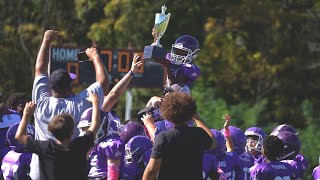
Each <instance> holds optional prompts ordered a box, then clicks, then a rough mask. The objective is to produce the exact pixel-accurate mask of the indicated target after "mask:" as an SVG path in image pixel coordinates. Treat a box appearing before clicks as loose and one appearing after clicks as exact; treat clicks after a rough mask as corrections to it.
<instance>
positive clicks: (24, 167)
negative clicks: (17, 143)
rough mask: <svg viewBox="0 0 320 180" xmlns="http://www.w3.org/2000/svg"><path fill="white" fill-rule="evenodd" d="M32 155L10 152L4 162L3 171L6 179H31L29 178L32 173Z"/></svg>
mask: <svg viewBox="0 0 320 180" xmlns="http://www.w3.org/2000/svg"><path fill="white" fill-rule="evenodd" d="M31 157H32V153H26V152H25V153H18V152H15V151H14V150H11V151H9V152H8V153H7V154H6V155H5V156H4V158H3V160H2V165H1V170H2V174H3V177H4V179H6V180H13V179H23V180H25V179H26V180H28V179H31V178H30V177H29V176H28V173H29V171H30V162H31Z"/></svg>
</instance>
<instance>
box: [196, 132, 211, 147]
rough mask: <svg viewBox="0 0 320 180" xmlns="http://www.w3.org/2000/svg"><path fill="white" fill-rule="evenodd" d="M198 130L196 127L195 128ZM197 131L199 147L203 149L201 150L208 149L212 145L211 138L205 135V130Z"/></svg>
mask: <svg viewBox="0 0 320 180" xmlns="http://www.w3.org/2000/svg"><path fill="white" fill-rule="evenodd" d="M196 128H198V127H196ZM198 129H199V142H200V146H201V147H202V148H203V150H206V149H209V148H210V146H211V145H212V143H213V140H212V138H211V137H210V136H209V135H208V134H207V132H206V131H205V130H203V129H202V128H198Z"/></svg>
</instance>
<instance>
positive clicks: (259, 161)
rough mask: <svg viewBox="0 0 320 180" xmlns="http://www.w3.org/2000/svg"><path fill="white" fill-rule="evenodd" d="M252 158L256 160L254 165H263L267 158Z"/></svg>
mask: <svg viewBox="0 0 320 180" xmlns="http://www.w3.org/2000/svg"><path fill="white" fill-rule="evenodd" d="M252 157H253V158H254V165H257V164H262V163H265V162H266V158H265V157H264V156H263V155H262V154H259V155H256V156H252Z"/></svg>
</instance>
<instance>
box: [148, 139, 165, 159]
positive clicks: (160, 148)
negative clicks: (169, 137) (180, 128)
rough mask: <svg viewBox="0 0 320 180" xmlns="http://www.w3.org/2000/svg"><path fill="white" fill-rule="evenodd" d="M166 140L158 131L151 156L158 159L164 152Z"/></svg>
mask: <svg viewBox="0 0 320 180" xmlns="http://www.w3.org/2000/svg"><path fill="white" fill-rule="evenodd" d="M166 145H167V141H166V139H165V136H164V134H163V133H160V134H159V135H158V136H157V137H156V139H155V140H154V145H153V149H152V152H151V158H154V159H160V158H162V157H163V155H164V154H165V150H166Z"/></svg>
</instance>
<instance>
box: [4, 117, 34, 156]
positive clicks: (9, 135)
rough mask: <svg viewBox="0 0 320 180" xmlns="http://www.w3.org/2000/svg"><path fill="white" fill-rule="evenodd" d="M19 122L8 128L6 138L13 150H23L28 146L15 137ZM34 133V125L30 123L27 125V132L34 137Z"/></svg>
mask: <svg viewBox="0 0 320 180" xmlns="http://www.w3.org/2000/svg"><path fill="white" fill-rule="evenodd" d="M19 124H20V123H15V124H13V125H12V126H10V128H9V129H8V131H7V134H6V139H7V142H8V144H9V146H10V147H11V148H12V149H13V150H16V151H19V150H20V151H21V150H24V149H25V148H26V147H25V146H24V145H22V144H20V143H19V142H18V141H17V140H16V138H15V136H16V132H17V130H18V127H19ZM34 133H35V129H34V127H33V126H32V125H31V124H28V125H27V134H28V135H29V136H31V137H33V138H34Z"/></svg>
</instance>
